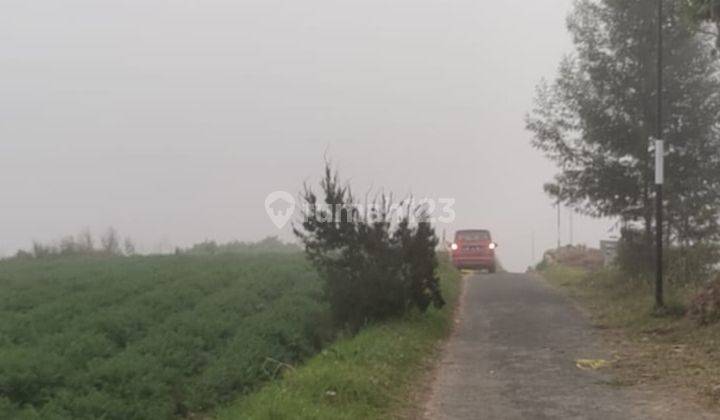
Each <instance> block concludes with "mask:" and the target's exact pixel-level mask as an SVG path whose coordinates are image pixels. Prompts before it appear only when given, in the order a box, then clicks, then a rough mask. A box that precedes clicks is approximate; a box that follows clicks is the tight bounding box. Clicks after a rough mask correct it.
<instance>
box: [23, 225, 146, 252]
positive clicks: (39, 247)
mask: <svg viewBox="0 0 720 420" xmlns="http://www.w3.org/2000/svg"><path fill="white" fill-rule="evenodd" d="M135 254H136V249H135V244H134V243H133V241H132V239H130V238H129V237H126V238H125V239H123V240H121V238H120V235H119V234H118V232H117V231H116V230H115V229H114V228H112V227H110V228H108V229H107V230H106V231H105V232H104V233H103V234H102V235H101V236H100V238H99V244H97V245H96V241H95V238H94V237H93V235H92V233H91V232H90V230H89V229H84V230H82V231H81V232H80V233H79V234H77V235H74V236H73V235H68V236H65V237H63V238H61V239H60V240H59V241H57V242H55V243H51V244H43V243H41V242H38V241H34V242H33V245H32V248H31V249H30V250H28V251H26V250H20V251H18V252H17V253H16V254H15V257H16V258H38V259H40V258H53V257H64V256H80V255H98V256H123V255H124V256H132V255H135Z"/></svg>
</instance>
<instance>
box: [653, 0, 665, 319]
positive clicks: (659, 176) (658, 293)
mask: <svg viewBox="0 0 720 420" xmlns="http://www.w3.org/2000/svg"><path fill="white" fill-rule="evenodd" d="M662 118H663V0H658V53H657V127H656V128H657V133H656V134H655V212H656V214H655V236H656V237H655V247H656V250H655V259H656V260H655V264H656V273H655V306H656V307H657V308H662V307H664V306H665V300H664V294H663V182H664V173H663V172H664V163H665V162H664V159H665V156H664V152H665V144H664V143H663V140H662V138H663V123H662Z"/></svg>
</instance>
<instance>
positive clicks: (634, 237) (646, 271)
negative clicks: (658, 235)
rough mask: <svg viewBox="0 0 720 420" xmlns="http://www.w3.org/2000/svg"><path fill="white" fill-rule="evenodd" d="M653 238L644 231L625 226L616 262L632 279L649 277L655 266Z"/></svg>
mask: <svg viewBox="0 0 720 420" xmlns="http://www.w3.org/2000/svg"><path fill="white" fill-rule="evenodd" d="M652 243H653V241H652V239H651V240H648V238H647V237H646V235H645V232H644V231H641V230H637V229H632V228H623V230H622V233H621V238H620V241H619V242H618V247H617V258H616V259H615V264H616V265H617V267H618V268H619V269H620V271H622V272H623V273H625V274H627V275H628V276H629V277H631V278H632V279H644V278H649V276H650V274H651V273H652V271H653V267H654V254H653V252H654V251H653V249H654V248H653V247H652Z"/></svg>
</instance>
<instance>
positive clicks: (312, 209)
mask: <svg viewBox="0 0 720 420" xmlns="http://www.w3.org/2000/svg"><path fill="white" fill-rule="evenodd" d="M320 186H321V188H322V190H323V193H324V195H325V197H324V205H322V204H320V202H319V200H318V197H317V196H316V195H315V193H313V191H312V190H311V189H310V188H308V187H307V186H306V188H305V191H304V194H303V200H304V202H305V203H304V204H305V215H304V216H305V219H304V221H303V223H302V226H301V227H300V228H297V227H296V228H295V234H296V235H297V236H298V237H299V238H300V240H301V241H302V242H303V243H304V245H305V250H306V254H307V255H308V257H309V259H310V260H311V261H312V263H313V264H314V265H315V267H316V268H317V269H318V271H319V273H320V274H321V276H322V278H323V280H324V281H325V292H326V296H327V298H328V301H329V304H330V307H331V310H332V314H333V319H334V321H335V323H336V324H337V325H339V326H342V327H349V328H350V329H351V330H352V331H357V330H359V329H360V328H361V327H362V326H363V325H365V324H367V323H369V322H373V321H382V320H385V319H387V318H390V317H395V316H399V315H402V314H404V313H405V312H406V311H408V310H409V309H410V308H413V307H415V308H418V309H419V310H420V311H425V310H426V309H427V308H428V307H429V306H430V305H431V304H433V305H435V306H436V307H442V306H443V305H444V301H443V298H442V295H441V292H440V288H439V280H438V278H437V276H436V273H435V271H436V268H437V266H438V260H437V255H436V254H435V248H436V247H437V244H438V240H437V237H436V236H435V231H434V229H433V228H432V226H430V224H429V223H428V221H427V215H426V214H425V212H424V211H423V209H420V208H413V207H412V204H411V203H410V202H404V203H400V204H399V205H397V206H396V205H394V204H393V203H392V201H391V200H390V199H388V198H387V197H386V196H381V197H380V199H378V200H375V201H374V202H373V203H372V209H373V211H372V212H369V208H368V207H367V206H366V211H368V213H367V214H364V215H362V214H360V211H359V209H360V208H361V206H359V205H358V204H357V203H356V202H355V200H354V197H353V195H352V192H351V190H350V188H349V187H343V186H341V185H340V182H339V181H338V176H337V174H334V173H333V172H332V170H331V168H330V166H329V165H327V166H326V168H325V177H324V179H323V181H322V182H321V184H320ZM399 215H402V216H399ZM413 215H417V217H418V220H419V222H418V223H412V220H411V216H413ZM394 219H397V220H394Z"/></svg>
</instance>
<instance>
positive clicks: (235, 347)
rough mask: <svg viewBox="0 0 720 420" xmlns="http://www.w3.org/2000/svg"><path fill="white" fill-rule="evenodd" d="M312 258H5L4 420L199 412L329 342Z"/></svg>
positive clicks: (0, 272)
mask: <svg viewBox="0 0 720 420" xmlns="http://www.w3.org/2000/svg"><path fill="white" fill-rule="evenodd" d="M326 316H327V310H326V308H325V306H324V304H323V303H321V283H320V281H319V279H318V278H317V275H316V274H315V272H314V271H313V270H312V269H311V268H310V267H309V266H308V265H307V263H306V262H305V260H304V258H303V256H302V254H292V255H280V254H276V255H272V254H268V255H245V256H243V255H218V256H188V255H184V256H183V255H181V256H158V257H134V258H121V257H116V258H101V257H84V258H83V257H78V258H72V259H67V258H64V259H56V260H9V261H3V262H0V418H3V419H4V418H13V419H14V418H20V419H22V418H29V419H32V418H38V419H97V418H104V419H168V418H182V417H192V416H193V415H195V414H197V413H206V412H208V411H210V410H212V409H213V408H214V407H216V406H218V405H220V404H223V403H225V402H227V401H229V400H231V399H234V398H237V396H238V395H240V394H242V393H247V392H250V391H252V390H254V389H256V388H257V387H258V385H259V384H261V383H262V382H263V381H266V380H269V379H272V378H273V377H274V376H275V375H277V374H278V372H279V371H281V370H282V367H283V366H287V365H291V364H295V363H297V362H298V361H301V360H302V359H304V358H306V357H308V356H309V355H311V354H313V353H315V352H317V351H318V350H319V349H320V348H321V346H322V344H323V342H324V341H325V340H326V339H328V338H329V334H330V328H329V327H328V321H327V319H326Z"/></svg>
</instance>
